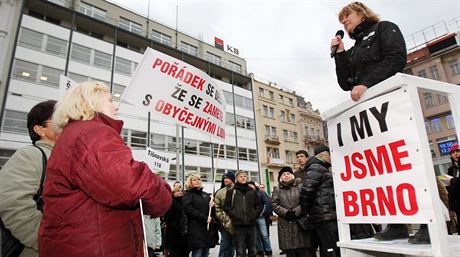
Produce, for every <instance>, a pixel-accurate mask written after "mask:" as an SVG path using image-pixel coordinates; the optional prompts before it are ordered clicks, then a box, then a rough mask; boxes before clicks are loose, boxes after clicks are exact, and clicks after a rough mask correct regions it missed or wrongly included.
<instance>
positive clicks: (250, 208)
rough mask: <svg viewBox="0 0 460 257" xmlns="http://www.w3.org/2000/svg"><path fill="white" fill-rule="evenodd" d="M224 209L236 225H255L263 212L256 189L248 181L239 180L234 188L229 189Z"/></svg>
mask: <svg viewBox="0 0 460 257" xmlns="http://www.w3.org/2000/svg"><path fill="white" fill-rule="evenodd" d="M224 211H225V213H227V214H228V216H229V217H230V219H231V221H232V224H233V225H234V226H255V225H256V219H257V218H258V217H259V215H260V213H261V212H262V204H261V203H260V202H259V197H258V196H257V193H256V190H254V189H252V188H250V187H249V186H248V184H247V183H246V184H240V183H238V182H237V183H236V184H235V186H234V187H233V188H232V189H229V190H227V193H226V195H225V202H224Z"/></svg>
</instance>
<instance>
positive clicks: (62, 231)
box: [38, 114, 172, 257]
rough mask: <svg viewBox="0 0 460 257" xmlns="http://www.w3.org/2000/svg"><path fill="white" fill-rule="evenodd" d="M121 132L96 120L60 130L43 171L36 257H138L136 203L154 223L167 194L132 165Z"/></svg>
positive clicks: (142, 167)
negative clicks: (41, 215) (43, 204)
mask: <svg viewBox="0 0 460 257" xmlns="http://www.w3.org/2000/svg"><path fill="white" fill-rule="evenodd" d="M122 126H123V122H122V121H118V120H113V119H111V118H109V117H108V116H106V115H103V114H99V115H98V116H97V117H95V118H94V119H92V120H90V121H74V122H70V123H69V124H68V125H67V126H66V127H65V128H64V130H63V132H62V134H61V136H60V138H59V140H58V142H57V143H56V145H55V147H54V149H53V151H52V153H51V157H50V158H49V161H48V167H47V169H46V181H45V186H44V192H43V196H44V202H45V206H44V215H43V219H42V221H41V224H40V230H39V234H38V238H39V240H38V241H39V252H40V256H42V257H53V256H56V257H57V256H59V257H62V256H65V257H95V256H110V257H115V256H117V257H118V256H119V257H140V256H143V248H142V241H143V232H142V221H141V214H140V209H139V199H143V200H142V202H143V208H144V212H145V213H146V214H150V215H152V216H154V217H158V216H162V215H164V214H165V213H166V211H167V210H168V209H169V207H170V205H171V195H172V194H171V189H170V187H169V186H168V184H167V183H166V182H165V181H164V180H163V179H162V178H161V177H159V176H157V175H155V174H154V173H152V172H151V171H150V169H149V167H148V166H147V165H146V164H145V163H142V162H138V161H135V160H134V159H133V156H132V153H131V150H130V149H129V148H128V147H127V146H126V145H125V143H124V142H123V139H122V138H121V136H120V131H121V128H122Z"/></svg>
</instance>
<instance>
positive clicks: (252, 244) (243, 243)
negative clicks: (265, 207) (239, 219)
mask: <svg viewBox="0 0 460 257" xmlns="http://www.w3.org/2000/svg"><path fill="white" fill-rule="evenodd" d="M234 229H235V234H234V235H233V240H234V242H235V247H236V257H246V256H248V257H256V234H257V229H256V226H234ZM246 249H248V252H247V254H246Z"/></svg>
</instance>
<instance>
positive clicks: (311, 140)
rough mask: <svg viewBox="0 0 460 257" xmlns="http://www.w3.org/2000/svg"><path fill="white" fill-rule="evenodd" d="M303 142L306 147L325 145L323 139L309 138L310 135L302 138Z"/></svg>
mask: <svg viewBox="0 0 460 257" xmlns="http://www.w3.org/2000/svg"><path fill="white" fill-rule="evenodd" d="M304 142H305V144H306V145H308V144H311V145H319V144H325V143H326V141H325V140H324V138H321V137H320V136H310V135H306V136H304Z"/></svg>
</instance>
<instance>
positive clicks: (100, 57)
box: [94, 50, 112, 70]
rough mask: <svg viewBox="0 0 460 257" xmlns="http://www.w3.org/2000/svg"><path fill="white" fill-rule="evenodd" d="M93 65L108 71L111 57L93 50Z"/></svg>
mask: <svg viewBox="0 0 460 257" xmlns="http://www.w3.org/2000/svg"><path fill="white" fill-rule="evenodd" d="M94 65H95V66H98V67H101V68H103V69H107V70H110V67H111V66H112V55H111V54H106V53H103V52H100V51H97V50H95V51H94Z"/></svg>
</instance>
